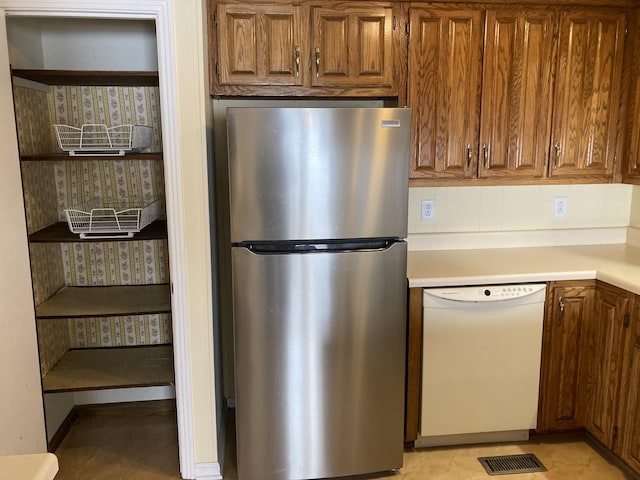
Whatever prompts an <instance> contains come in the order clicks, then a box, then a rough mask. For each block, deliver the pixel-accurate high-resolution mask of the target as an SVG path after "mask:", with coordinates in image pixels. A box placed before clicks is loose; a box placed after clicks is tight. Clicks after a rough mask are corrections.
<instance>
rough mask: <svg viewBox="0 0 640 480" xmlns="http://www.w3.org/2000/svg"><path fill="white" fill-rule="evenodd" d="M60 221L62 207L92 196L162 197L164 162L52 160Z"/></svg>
mask: <svg viewBox="0 0 640 480" xmlns="http://www.w3.org/2000/svg"><path fill="white" fill-rule="evenodd" d="M54 176H55V180H54V179H53V177H51V178H50V181H51V182H55V186H56V195H57V202H58V206H57V209H58V216H59V221H66V218H65V216H64V209H65V208H72V207H78V206H81V205H82V204H83V203H84V202H86V201H88V200H91V199H93V198H96V197H98V198H105V199H136V198H137V199H140V200H142V199H150V198H158V197H162V196H163V192H164V170H163V164H162V162H160V161H157V160H128V159H123V160H93V161H92V160H83V161H73V162H55V171H54Z"/></svg>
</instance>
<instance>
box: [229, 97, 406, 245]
mask: <svg viewBox="0 0 640 480" xmlns="http://www.w3.org/2000/svg"><path fill="white" fill-rule="evenodd" d="M410 123H411V111H410V110H409V109H407V108H369V107H366V108H306V107H305V108H289V107H286V108H270V107H269V108H264V107H258V108H253V107H232V108H229V109H228V110H227V135H228V152H229V156H228V160H229V189H230V210H231V212H230V213H231V242H232V243H238V242H247V241H280V240H287V239H295V240H313V239H328V240H331V239H347V238H378V237H387V238H392V237H393V238H405V237H406V235H407V202H408V183H409V153H410Z"/></svg>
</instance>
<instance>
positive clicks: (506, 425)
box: [416, 284, 546, 447]
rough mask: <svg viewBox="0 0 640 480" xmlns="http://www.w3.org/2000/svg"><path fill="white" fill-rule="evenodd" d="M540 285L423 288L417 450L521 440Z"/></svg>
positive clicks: (536, 351)
mask: <svg viewBox="0 0 640 480" xmlns="http://www.w3.org/2000/svg"><path fill="white" fill-rule="evenodd" d="M545 291H546V285H545V284H520V285H491V286H480V287H450V288H425V289H424V293H423V308H424V311H423V316H424V328H423V347H422V348H423V350H422V405H421V412H420V413H421V418H420V436H419V438H418V440H417V441H416V446H418V447H428V446H437V445H456V444H466V443H483V442H499V441H520V440H527V439H528V438H529V430H530V429H533V428H535V427H536V420H537V411H538V385H539V381H540V352H541V346H542V323H543V317H544V299H545Z"/></svg>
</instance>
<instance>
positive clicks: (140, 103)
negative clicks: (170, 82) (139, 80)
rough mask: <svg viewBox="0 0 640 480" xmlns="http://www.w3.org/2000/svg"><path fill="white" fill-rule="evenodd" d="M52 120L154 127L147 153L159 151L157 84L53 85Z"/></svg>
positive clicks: (75, 124)
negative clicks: (146, 85) (124, 85)
mask: <svg viewBox="0 0 640 480" xmlns="http://www.w3.org/2000/svg"><path fill="white" fill-rule="evenodd" d="M50 101H51V109H52V112H53V118H54V120H55V121H54V122H53V123H61V124H65V125H71V126H73V127H80V126H82V125H83V124H85V123H104V124H105V125H107V127H113V126H116V125H123V124H134V125H147V126H149V127H152V128H153V134H152V136H151V147H150V148H149V151H150V152H161V151H162V129H161V120H160V92H159V89H158V87H88V86H54V87H52V95H51V96H50Z"/></svg>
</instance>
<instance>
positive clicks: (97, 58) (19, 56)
mask: <svg viewBox="0 0 640 480" xmlns="http://www.w3.org/2000/svg"><path fill="white" fill-rule="evenodd" d="M7 24H8V29H9V32H10V38H11V40H12V41H11V43H10V56H11V61H12V67H13V68H25V69H30V68H47V69H52V70H145V71H155V70H157V69H158V54H157V51H156V32H155V24H154V22H153V21H149V20H109V19H90V18H80V19H79V18H56V19H51V18H38V17H35V18H29V17H9V18H8V20H7ZM105 46H107V47H105Z"/></svg>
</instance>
